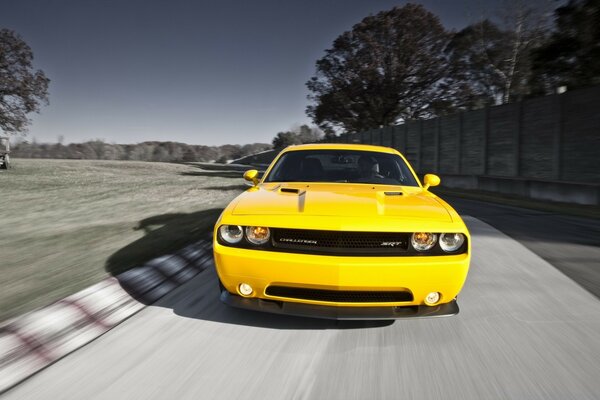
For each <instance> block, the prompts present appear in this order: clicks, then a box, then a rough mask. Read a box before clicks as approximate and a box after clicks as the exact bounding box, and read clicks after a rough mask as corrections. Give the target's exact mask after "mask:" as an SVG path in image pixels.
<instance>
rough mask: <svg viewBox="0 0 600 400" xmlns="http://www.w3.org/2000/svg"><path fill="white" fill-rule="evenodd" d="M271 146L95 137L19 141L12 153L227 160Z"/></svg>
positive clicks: (96, 157) (13, 155)
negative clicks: (117, 140)
mask: <svg viewBox="0 0 600 400" xmlns="http://www.w3.org/2000/svg"><path fill="white" fill-rule="evenodd" d="M270 148H271V145H270V144H267V143H252V144H246V145H237V144H234V145H232V144H226V145H222V146H203V145H191V144H186V143H179V142H143V143H137V144H115V143H106V142H104V141H102V140H92V141H88V142H85V143H70V144H67V145H64V144H62V143H37V142H35V141H33V142H31V143H29V142H26V141H20V142H17V143H16V144H14V145H13V146H12V147H11V156H12V157H17V158H19V157H20V158H64V159H81V160H132V161H160V162H194V161H200V162H221V163H225V162H228V161H230V160H234V159H237V158H240V157H244V156H247V155H250V154H255V153H258V152H260V151H264V150H268V149H270Z"/></svg>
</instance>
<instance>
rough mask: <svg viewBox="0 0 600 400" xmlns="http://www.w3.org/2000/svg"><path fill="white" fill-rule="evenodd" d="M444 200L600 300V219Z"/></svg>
mask: <svg viewBox="0 0 600 400" xmlns="http://www.w3.org/2000/svg"><path fill="white" fill-rule="evenodd" d="M443 198H444V199H445V200H446V201H448V202H449V203H450V204H451V205H452V206H453V207H454V208H455V209H456V210H457V211H458V212H459V213H460V214H461V215H470V216H473V217H475V218H477V219H480V220H482V221H484V222H487V223H488V224H490V225H492V226H493V227H494V228H496V229H499V230H500V231H502V232H503V233H505V234H507V235H509V236H510V237H513V238H515V239H517V240H518V241H519V242H520V243H521V244H523V245H525V247H527V248H528V249H530V250H531V251H533V252H534V253H536V254H537V255H538V256H540V257H542V258H543V259H544V260H546V261H548V262H549V263H550V264H552V265H553V266H555V267H556V268H558V269H559V270H560V271H561V272H562V273H564V274H565V275H567V276H568V277H569V278H571V279H573V280H574V281H575V282H577V283H578V284H580V285H581V286H582V287H584V288H585V289H586V290H588V291H589V292H590V293H592V294H594V295H595V296H596V297H597V298H599V299H600V220H598V219H593V218H583V217H575V216H569V215H562V214H555V213H551V212H546V211H536V210H529V209H525V208H518V207H511V206H505V205H501V204H494V203H486V202H482V201H477V200H469V199H461V198H456V197H451V196H444V197H443ZM598 397H599V398H600V394H599V395H598Z"/></svg>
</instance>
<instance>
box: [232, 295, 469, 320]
mask: <svg viewBox="0 0 600 400" xmlns="http://www.w3.org/2000/svg"><path fill="white" fill-rule="evenodd" d="M221 301H222V302H223V303H225V304H227V305H229V306H232V307H236V308H243V309H246V310H254V311H262V312H269V313H274V314H285V315H294V316H299V317H312V318H323V319H338V320H378V319H384V320H385V319H400V318H419V317H447V316H451V315H456V314H458V312H459V308H458V303H457V302H456V300H452V301H451V302H449V303H445V304H440V305H437V306H432V307H430V306H423V305H422V306H405V307H396V306H387V307H336V306H326V305H314V304H306V303H294V302H286V301H273V300H264V299H259V298H244V297H241V296H237V295H234V294H231V293H229V292H228V291H227V290H223V291H222V292H221Z"/></svg>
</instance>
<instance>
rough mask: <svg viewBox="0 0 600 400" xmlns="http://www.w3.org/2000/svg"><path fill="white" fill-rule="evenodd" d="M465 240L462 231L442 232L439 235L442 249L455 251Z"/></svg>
mask: <svg viewBox="0 0 600 400" xmlns="http://www.w3.org/2000/svg"><path fill="white" fill-rule="evenodd" d="M464 242H465V235H463V234H462V233H442V234H441V235H440V247H441V248H442V250H444V251H448V252H450V251H456V250H458V249H459V248H460V246H462V244H463V243H464Z"/></svg>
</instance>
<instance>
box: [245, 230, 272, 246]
mask: <svg viewBox="0 0 600 400" xmlns="http://www.w3.org/2000/svg"><path fill="white" fill-rule="evenodd" d="M270 237H271V232H269V228H265V227H264V226H247V227H246V239H248V241H249V242H250V243H252V244H257V245H261V244H265V243H267V242H268V241H269V238H270Z"/></svg>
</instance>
